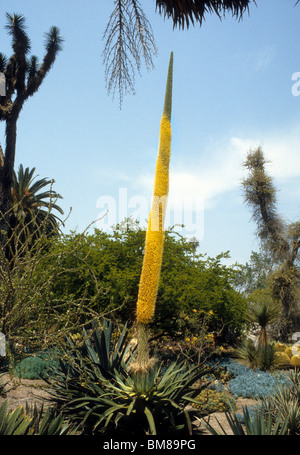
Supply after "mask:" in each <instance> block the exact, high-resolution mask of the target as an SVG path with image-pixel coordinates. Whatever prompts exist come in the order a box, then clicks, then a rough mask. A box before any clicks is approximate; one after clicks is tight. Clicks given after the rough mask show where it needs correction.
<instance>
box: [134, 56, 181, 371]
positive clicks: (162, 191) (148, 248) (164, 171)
mask: <svg viewBox="0 0 300 455" xmlns="http://www.w3.org/2000/svg"><path fill="white" fill-rule="evenodd" d="M172 81H173V53H171V56H170V62H169V70H168V78H167V85H166V92H165V103H164V109H163V115H162V118H161V123H160V136H159V150H158V156H157V163H156V169H155V179H154V190H153V199H152V205H151V211H150V216H149V220H148V227H147V232H146V240H145V254H144V261H143V268H142V273H141V278H140V284H139V293H138V301H137V326H138V349H139V354H138V365H140V367H141V368H142V369H146V370H147V365H148V364H149V354H148V339H147V326H148V324H149V322H151V320H152V318H153V316H154V312H155V303H156V297H157V290H158V284H159V278H160V271H161V265H162V257H163V249H164V239H165V232H164V220H165V212H166V203H167V197H168V192H169V162H170V156H171V110H172Z"/></svg>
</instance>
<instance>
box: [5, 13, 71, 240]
mask: <svg viewBox="0 0 300 455" xmlns="http://www.w3.org/2000/svg"><path fill="white" fill-rule="evenodd" d="M6 17H7V25H6V28H7V30H8V33H9V35H11V37H12V49H13V55H12V56H11V57H10V58H9V59H7V58H6V57H5V56H4V55H3V54H2V53H0V71H1V72H3V73H4V76H5V81H6V90H5V92H6V93H5V96H1V97H0V121H4V122H5V123H6V128H5V136H6V145H5V150H4V153H3V152H2V149H1V150H0V152H1V153H0V155H1V156H0V232H1V240H2V242H1V243H2V245H3V244H5V243H6V240H7V231H8V229H9V223H8V221H7V218H8V217H9V211H10V208H11V187H12V182H13V169H14V163H15V152H16V139H17V121H18V118H19V115H20V112H21V110H22V108H23V106H24V103H25V101H27V99H28V98H29V97H31V96H32V95H34V93H35V92H36V91H37V90H38V89H39V87H40V86H41V84H42V82H43V80H44V78H45V76H46V75H47V73H48V72H49V70H50V68H51V66H52V65H53V63H54V61H55V59H56V56H57V53H58V52H59V51H60V50H61V48H62V41H63V40H62V38H61V36H60V34H59V29H58V28H57V27H52V28H51V29H50V31H49V32H48V33H46V34H45V50H46V53H45V55H44V58H43V61H42V63H41V65H39V64H38V59H37V57H35V56H31V57H29V56H28V54H29V51H30V48H31V43H30V39H29V37H28V35H27V33H26V27H25V19H24V17H23V16H22V15H19V14H13V15H10V14H8V13H6Z"/></svg>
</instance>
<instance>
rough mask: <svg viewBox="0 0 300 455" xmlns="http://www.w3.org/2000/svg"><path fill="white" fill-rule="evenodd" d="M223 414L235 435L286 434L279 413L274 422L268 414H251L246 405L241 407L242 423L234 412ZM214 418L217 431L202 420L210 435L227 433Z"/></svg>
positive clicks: (285, 427)
mask: <svg viewBox="0 0 300 455" xmlns="http://www.w3.org/2000/svg"><path fill="white" fill-rule="evenodd" d="M225 415H226V419H227V422H228V423H229V426H230V429H231V432H232V434H233V435H235V436H246V435H247V436H274V435H277V436H282V435H285V434H287V420H285V421H282V419H281V416H280V415H279V416H278V417H277V419H276V421H275V422H274V421H273V419H272V416H271V415H270V414H268V415H267V416H266V414H265V413H264V412H260V413H256V414H255V415H254V416H252V415H251V414H250V412H249V410H248V408H247V406H244V407H243V424H242V423H241V421H240V418H239V417H238V416H237V415H236V414H232V413H230V412H226V413H225ZM198 420H200V419H198ZM216 420H217V422H218V424H219V426H220V429H221V431H217V430H216V428H214V427H212V425H211V424H210V423H209V422H205V421H204V426H205V427H206V428H207V429H208V431H209V432H210V433H211V434H212V435H215V436H219V435H222V434H223V435H228V432H227V431H226V430H225V429H224V427H223V426H222V425H221V423H220V422H219V421H218V419H216Z"/></svg>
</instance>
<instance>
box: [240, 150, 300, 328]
mask: <svg viewBox="0 0 300 455" xmlns="http://www.w3.org/2000/svg"><path fill="white" fill-rule="evenodd" d="M266 163H267V161H266V160H265V158H264V155H263V152H262V149H261V148H260V147H259V148H257V149H256V150H254V151H250V152H249V153H248V155H247V159H246V161H245V163H244V166H245V167H246V168H247V169H248V171H249V176H248V178H246V179H244V181H243V183H242V185H243V189H244V197H245V202H246V203H247V204H248V205H249V206H250V207H251V208H252V211H253V219H254V220H255V222H256V224H257V235H258V237H259V238H260V240H261V242H262V245H263V247H264V248H267V249H268V250H269V251H270V252H271V254H272V256H273V257H274V260H275V262H276V263H277V264H280V265H279V267H278V268H277V269H276V270H275V271H274V273H273V274H272V276H271V287H272V292H273V297H274V298H275V299H277V300H280V301H281V303H282V320H281V334H282V335H285V336H286V335H287V333H288V332H289V331H290V330H291V329H292V327H293V323H295V319H296V315H297V294H298V291H299V278H300V273H299V267H298V264H297V261H298V260H299V255H298V253H299V248H300V222H299V221H298V222H295V223H291V224H287V223H285V222H284V221H283V220H282V218H281V217H280V216H279V215H278V213H277V207H276V189H275V187H274V185H273V183H272V179H271V177H270V176H269V175H267V172H266V169H265V164H266Z"/></svg>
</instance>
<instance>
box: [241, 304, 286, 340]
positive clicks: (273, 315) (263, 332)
mask: <svg viewBox="0 0 300 455" xmlns="http://www.w3.org/2000/svg"><path fill="white" fill-rule="evenodd" d="M279 315H280V308H279V307H278V305H276V304H275V303H274V302H273V301H272V300H270V299H267V298H266V297H265V299H264V300H262V301H256V302H254V303H252V304H251V306H250V308H249V319H250V321H251V322H253V323H254V324H258V325H259V327H260V332H259V335H258V345H259V346H262V347H266V346H267V344H268V336H267V326H268V325H269V324H272V323H273V322H275V321H276V320H277V319H278V317H279Z"/></svg>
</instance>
